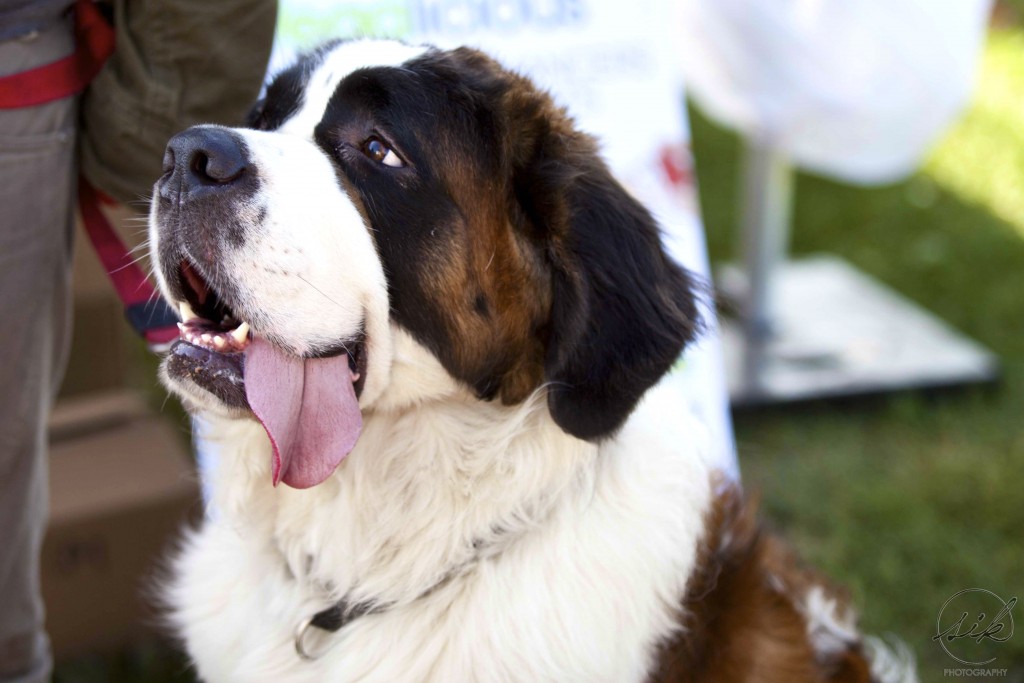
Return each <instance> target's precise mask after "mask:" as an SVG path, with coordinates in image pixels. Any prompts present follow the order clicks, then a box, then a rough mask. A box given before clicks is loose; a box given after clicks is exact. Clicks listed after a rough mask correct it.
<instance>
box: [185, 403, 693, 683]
mask: <svg viewBox="0 0 1024 683" xmlns="http://www.w3.org/2000/svg"><path fill="white" fill-rule="evenodd" d="M679 403H680V402H679V401H678V400H677V399H676V398H675V397H674V396H672V394H671V391H670V390H669V389H668V388H666V387H661V388H658V389H655V390H652V391H651V392H650V393H649V394H648V395H647V396H646V397H645V399H644V401H643V402H642V403H641V404H640V407H639V408H638V409H637V410H636V412H635V413H634V415H633V416H632V417H631V418H630V419H629V421H628V422H627V423H626V425H625V427H624V428H623V429H622V430H621V431H620V432H619V434H618V435H617V436H616V437H615V438H613V439H610V440H608V441H606V442H604V443H603V444H602V445H600V446H594V445H592V444H588V443H586V442H583V441H580V440H577V439H574V438H572V437H570V436H568V435H566V434H565V433H564V432H563V431H561V430H560V429H559V428H558V427H557V426H556V425H555V424H554V423H553V422H552V421H551V418H550V416H549V413H548V411H547V409H546V406H545V404H544V402H543V400H542V399H538V400H534V401H528V402H527V403H526V404H524V405H521V406H516V407H505V406H500V405H494V404H481V403H480V402H479V401H477V400H475V399H473V398H471V397H469V396H468V395H467V396H458V395H457V394H456V395H453V396H449V397H448V398H446V399H445V400H440V401H427V402H424V403H420V404H418V405H416V406H415V407H412V408H405V409H402V410H397V411H390V410H379V411H374V412H371V413H369V414H368V415H367V419H366V424H365V427H364V431H363V435H362V437H361V439H360V441H359V444H358V446H357V448H356V449H355V451H353V452H352V453H351V455H350V456H349V457H348V459H347V460H346V461H345V462H344V463H343V464H342V466H341V467H340V468H339V469H338V471H337V472H336V473H335V475H334V476H333V477H332V478H331V479H329V480H328V481H326V482H324V483H323V484H321V485H320V486H317V487H315V488H313V489H308V490H303V491H299V490H294V489H290V488H288V487H286V486H281V487H278V488H276V489H275V488H272V487H271V485H270V473H269V462H270V455H269V444H268V442H267V438H266V435H265V433H264V432H263V430H262V429H261V428H260V427H259V425H258V424H257V423H255V422H242V421H231V422H227V421H225V422H224V423H222V424H216V423H215V424H214V426H213V429H212V434H211V435H210V437H211V438H213V439H215V440H216V441H218V442H219V450H220V461H219V463H218V465H217V467H216V468H215V470H214V471H213V472H211V473H210V476H211V478H212V481H211V482H210V483H211V484H212V491H213V500H212V505H213V512H212V514H211V515H210V519H208V520H206V522H205V523H204V525H203V527H202V528H201V529H200V530H199V531H198V532H197V533H196V534H195V535H193V536H192V537H190V538H189V540H188V541H187V543H186V547H185V550H184V552H183V553H182V554H181V556H180V558H179V560H178V563H177V566H176V572H175V574H176V580H175V583H174V584H173V585H172V586H171V587H169V590H168V593H167V597H168V599H169V600H170V602H171V604H172V606H173V608H174V620H175V624H176V627H177V628H178V629H179V631H180V632H181V634H182V635H183V636H184V638H185V640H186V641H187V646H188V649H189V651H190V653H191V654H192V656H193V657H194V659H195V661H196V664H197V666H198V669H199V674H200V675H201V676H202V677H203V678H204V679H205V680H208V681H211V682H216V681H233V682H242V681H271V680H273V681H317V682H324V681H327V682H330V683H343V682H347V681H388V682H390V683H398V682H401V681H410V682H417V683H423V682H425V681H439V682H445V683H450V682H452V681H530V682H539V681H559V682H561V683H564V682H566V681H587V682H588V683H593V682H595V681H614V682H615V683H623V682H625V681H642V680H643V679H644V677H645V674H646V672H647V670H648V667H649V666H650V663H651V662H650V656H651V654H652V653H651V650H652V647H653V646H654V645H655V644H656V643H657V641H658V640H659V639H661V638H662V637H665V636H666V635H668V634H669V633H671V631H672V629H673V628H674V624H675V623H676V610H677V609H678V605H679V602H680V596H681V594H682V592H683V590H684V586H685V581H686V577H687V576H689V574H690V572H691V570H692V569H693V564H694V561H695V556H696V545H697V542H698V540H699V538H700V534H701V531H702V524H703V514H704V512H705V510H706V508H707V506H708V504H709V498H710V490H709V476H708V474H709V473H708V466H707V465H706V464H705V462H704V461H703V459H702V453H703V452H705V450H706V449H705V443H704V441H703V439H704V438H705V437H704V436H703V433H704V432H703V430H702V429H701V427H700V425H699V424H698V423H697V421H696V420H693V419H691V418H689V417H688V416H686V415H681V414H679V413H680V411H679ZM341 597H346V599H347V600H348V601H349V603H350V604H354V603H359V602H361V601H364V600H372V601H375V602H376V603H377V604H381V605H384V608H383V609H382V611H380V612H378V613H376V614H370V615H366V616H363V617H360V618H358V619H356V620H354V621H353V622H351V623H350V624H349V625H347V626H346V627H345V628H343V629H342V630H341V631H339V632H338V633H336V634H326V633H325V634H324V635H325V638H322V639H319V642H317V646H318V647H325V648H327V649H326V651H325V653H324V654H323V656H322V657H320V658H319V659H317V660H316V661H313V662H308V661H303V660H302V659H300V658H299V657H298V656H297V654H296V651H295V647H294V634H295V629H296V627H297V625H298V624H299V623H300V622H301V621H302V620H303V619H306V618H308V617H310V616H312V615H313V614H315V613H316V612H319V611H320V610H322V609H324V608H326V607H328V606H329V605H331V604H332V603H333V602H334V601H336V600H338V599H340V598H341Z"/></svg>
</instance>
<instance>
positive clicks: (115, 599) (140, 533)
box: [42, 394, 201, 658]
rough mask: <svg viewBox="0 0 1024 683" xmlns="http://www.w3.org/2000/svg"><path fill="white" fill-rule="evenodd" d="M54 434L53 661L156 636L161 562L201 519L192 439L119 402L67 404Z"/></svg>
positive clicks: (46, 558) (114, 398)
mask: <svg viewBox="0 0 1024 683" xmlns="http://www.w3.org/2000/svg"><path fill="white" fill-rule="evenodd" d="M51 426H52V428H53V435H54V441H53V443H52V446H51V450H50V515H51V517H50V525H49V529H48V532H47V535H46V540H45V542H44V545H43V553H42V588H43V597H44V598H45V600H46V608H47V629H48V631H49V634H50V638H51V640H52V643H53V648H54V654H55V656H56V657H58V658H65V657H68V656H74V655H79V654H83V653H87V652H95V651H101V650H108V649H112V648H116V647H120V646H123V645H125V644H128V643H130V642H133V641H137V640H139V639H143V638H147V637H152V635H153V633H154V631H155V630H157V628H156V627H157V626H158V620H157V618H156V612H155V608H154V604H153V600H152V595H153V592H154V591H153V586H154V580H155V577H156V575H157V574H158V571H159V568H160V561H161V559H162V558H163V557H166V553H167V551H168V549H169V547H170V545H169V544H170V543H172V542H173V540H174V539H175V538H176V536H177V535H178V534H179V533H180V529H181V527H182V525H183V523H184V522H185V521H186V519H187V518H188V517H189V516H190V515H193V516H194V515H197V514H199V513H200V511H201V508H200V504H199V493H198V484H197V477H196V474H195V471H194V468H193V466H192V463H191V460H190V458H189V457H188V456H187V453H188V450H187V437H186V435H185V434H184V433H183V431H182V430H179V429H176V428H175V427H174V426H173V425H171V424H170V423H169V422H168V421H167V420H165V419H163V418H160V417H154V416H150V415H148V414H146V411H145V409H144V408H143V403H142V402H141V401H139V400H133V399H131V398H125V396H124V395H120V396H119V395H116V394H110V395H100V396H92V397H89V398H88V399H81V400H79V401H78V402H76V403H74V404H71V405H67V404H65V405H64V406H61V407H59V408H58V410H57V411H56V414H55V416H54V419H53V420H52V421H51Z"/></svg>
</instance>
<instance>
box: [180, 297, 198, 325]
mask: <svg viewBox="0 0 1024 683" xmlns="http://www.w3.org/2000/svg"><path fill="white" fill-rule="evenodd" d="M178 315H179V316H181V322H183V323H187V322H188V321H189V320H193V319H195V318H198V317H199V316H198V315H196V312H195V311H193V310H192V307H191V306H189V305H188V302H187V301H179V302H178Z"/></svg>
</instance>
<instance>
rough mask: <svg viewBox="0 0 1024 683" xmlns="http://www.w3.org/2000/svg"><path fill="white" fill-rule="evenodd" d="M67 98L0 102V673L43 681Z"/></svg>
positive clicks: (20, 59) (62, 292)
mask: <svg viewBox="0 0 1024 683" xmlns="http://www.w3.org/2000/svg"><path fill="white" fill-rule="evenodd" d="M72 49H73V38H72V34H71V25H70V23H68V22H65V21H61V22H58V23H57V24H55V25H53V26H51V27H50V28H49V29H47V30H45V31H42V32H41V33H40V34H38V35H37V36H35V37H34V38H31V39H26V40H13V41H8V42H4V43H0V75H3V74H6V73H16V72H18V71H22V70H24V69H27V68H31V67H33V66H38V65H40V64H45V63H48V62H52V61H54V60H56V59H59V58H60V57H62V56H64V55H66V54H68V53H69V52H71V51H72ZM76 118H77V108H76V102H75V99H74V98H69V99H66V100H62V101H59V102H53V103H49V104H45V105H40V106H37V107H31V108H27V109H13V110H3V109H0V681H2V682H3V683H9V682H14V681H16V682H17V683H37V682H40V681H47V680H49V676H50V669H51V658H50V649H49V642H48V641H47V638H46V632H45V630H44V624H43V604H42V598H41V597H40V593H39V551H40V546H41V544H42V540H43V534H44V532H45V530H46V518H47V509H48V490H47V487H48V481H47V479H48V478H47V458H46V445H47V439H46V420H47V415H48V413H49V410H50V406H51V403H52V400H53V397H54V395H55V393H56V390H57V387H58V386H59V384H60V379H61V376H62V374H63V370H64V362H65V358H66V354H67V343H68V337H69V332H70V329H69V328H70V325H69V320H70V293H69V279H70V256H71V234H72V227H73V208H72V207H73V203H74V197H75V179H76V172H75V125H76Z"/></svg>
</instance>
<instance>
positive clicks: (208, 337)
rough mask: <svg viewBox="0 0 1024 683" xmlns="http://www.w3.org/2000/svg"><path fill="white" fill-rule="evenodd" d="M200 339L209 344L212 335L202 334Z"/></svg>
mask: <svg viewBox="0 0 1024 683" xmlns="http://www.w3.org/2000/svg"><path fill="white" fill-rule="evenodd" d="M202 339H203V341H204V342H206V343H207V344H209V343H210V342H211V341H213V335H211V334H204V335H203V337H202Z"/></svg>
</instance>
